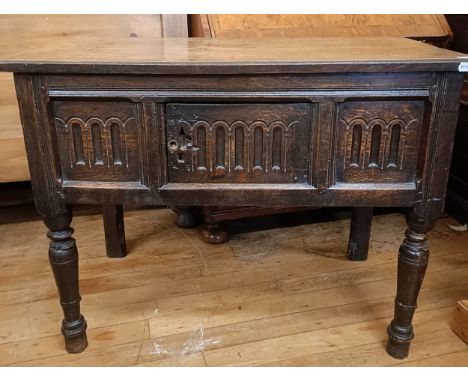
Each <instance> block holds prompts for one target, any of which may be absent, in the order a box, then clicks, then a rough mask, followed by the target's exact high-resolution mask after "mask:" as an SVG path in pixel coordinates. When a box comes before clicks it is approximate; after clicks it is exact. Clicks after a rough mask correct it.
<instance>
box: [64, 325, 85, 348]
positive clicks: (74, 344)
mask: <svg viewBox="0 0 468 382" xmlns="http://www.w3.org/2000/svg"><path fill="white" fill-rule="evenodd" d="M86 327H87V325H86V321H85V319H84V317H83V316H81V317H80V319H79V320H78V321H76V322H67V321H63V322H62V334H63V337H64V339H65V349H66V350H67V352H68V353H81V352H82V351H84V350H85V349H86V347H87V346H88V338H87V336H86Z"/></svg>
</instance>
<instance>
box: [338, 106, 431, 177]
mask: <svg viewBox="0 0 468 382" xmlns="http://www.w3.org/2000/svg"><path fill="white" fill-rule="evenodd" d="M423 118H424V102H423V101H359V102H345V103H343V104H340V105H339V106H338V112H337V129H338V131H337V133H338V147H339V150H338V154H337V158H336V160H337V162H336V181H337V182H370V183H374V182H375V183H386V182H412V181H414V179H415V174H416V169H417V162H418V148H419V137H420V134H421V131H422V127H423Z"/></svg>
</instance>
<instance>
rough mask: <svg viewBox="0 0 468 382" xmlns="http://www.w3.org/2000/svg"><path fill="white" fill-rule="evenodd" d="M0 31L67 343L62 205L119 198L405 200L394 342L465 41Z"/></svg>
mask: <svg viewBox="0 0 468 382" xmlns="http://www.w3.org/2000/svg"><path fill="white" fill-rule="evenodd" d="M11 44H12V46H13V44H14V45H15V49H14V50H13V49H11V50H9V49H5V50H3V51H1V52H0V70H1V71H9V72H14V77H15V84H16V92H17V97H18V101H19V106H20V113H21V120H22V125H23V130H24V137H25V142H26V149H27V154H28V161H29V168H30V172H31V177H32V184H33V189H34V195H35V202H36V207H37V210H38V212H39V213H40V214H41V215H42V216H43V219H44V222H45V224H46V226H47V227H48V228H49V232H48V234H47V236H48V237H49V239H50V250H49V259H50V263H51V266H52V270H53V273H54V276H55V280H56V284H57V287H58V291H59V295H60V304H61V305H62V308H63V312H64V320H63V323H62V333H63V335H64V337H65V345H66V349H67V351H68V352H71V353H78V352H81V351H83V350H84V349H85V348H86V346H87V339H86V321H85V319H84V317H83V316H82V315H81V313H80V295H79V287H78V251H77V247H76V245H75V240H74V239H73V238H72V234H73V229H72V228H70V222H71V220H72V214H71V210H70V206H71V205H73V204H100V205H105V206H106V207H105V208H106V209H105V211H107V212H108V216H107V218H108V219H110V220H112V219H114V221H115V222H118V221H119V220H120V218H121V216H119V211H121V209H120V208H121V206H122V205H125V204H130V205H168V204H171V205H177V206H265V207H281V206H288V207H295V206H311V207H313V206H316V207H319V206H350V207H357V208H360V207H362V208H369V207H377V206H394V207H408V208H409V211H410V212H409V213H408V217H407V222H408V229H407V231H406V235H405V238H404V240H403V243H402V245H401V247H400V251H399V257H398V287H397V292H396V300H395V312H394V319H393V320H392V322H391V323H390V325H389V327H388V336H389V339H388V343H387V351H388V353H389V354H390V355H391V356H393V357H395V358H404V357H406V356H407V355H408V352H409V345H410V341H411V340H412V338H413V328H412V324H411V322H412V318H413V314H414V311H415V308H416V300H417V297H418V293H419V289H420V287H421V283H422V280H423V277H424V272H425V269H426V266H427V262H428V255H429V249H428V239H427V233H428V232H429V231H430V230H431V228H432V227H433V225H434V224H435V222H436V219H437V218H438V216H439V215H440V213H441V212H442V209H443V206H444V198H445V189H446V184H447V177H448V170H449V165H450V157H451V149H452V144H453V137H454V132H455V124H456V120H457V114H458V105H459V96H460V91H461V86H462V83H463V81H462V80H463V77H462V76H463V73H461V72H463V71H466V69H467V66H468V56H464V57H462V56H461V55H460V54H458V53H456V52H450V51H447V50H443V49H439V48H436V47H433V46H429V45H426V44H423V43H421V42H416V41H411V40H406V39H402V38H354V39H353V38H349V39H346V38H337V39H334V38H323V39H300V38H298V39H259V40H255V39H245V40H240V39H239V40H236V39H229V40H227V39H226V40H223V39H219V40H212V39H207V40H204V39H184V38H182V39H161V40H154V41H152V42H151V43H148V41H144V42H142V41H139V40H138V39H136V41H135V42H134V44H132V45H129V44H128V42H127V41H125V42H120V41H119V40H109V41H105V40H97V39H96V40H90V39H86V40H80V39H79V38H76V39H70V38H68V39H67V40H66V41H65V40H63V41H62V40H60V39H59V38H58V39H56V40H55V41H54V42H53V43H52V42H51V43H50V44H49V45H43V46H34V45H28V42H26V41H12V42H11ZM13 51H14V52H15V53H12V52H13ZM112 214H113V215H112ZM112 216H113V217H112ZM119 229H120V228H119V227H118V224H117V225H116V232H115V237H116V238H117V239H118V237H119ZM253 250H254V249H253Z"/></svg>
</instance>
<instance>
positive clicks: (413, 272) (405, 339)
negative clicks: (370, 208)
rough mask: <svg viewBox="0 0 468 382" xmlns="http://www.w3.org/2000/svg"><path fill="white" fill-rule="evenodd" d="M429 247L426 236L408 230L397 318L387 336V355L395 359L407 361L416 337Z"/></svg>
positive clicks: (400, 259) (401, 253) (400, 263)
mask: <svg viewBox="0 0 468 382" xmlns="http://www.w3.org/2000/svg"><path fill="white" fill-rule="evenodd" d="M428 259H429V246H428V240H427V235H426V233H420V232H416V231H414V230H413V228H412V227H411V225H410V227H409V229H408V230H407V231H406V235H405V239H404V240H403V243H402V245H401V246H400V251H399V255H398V285H397V296H396V300H395V314H394V318H393V320H392V322H391V323H390V325H389V327H388V329H387V332H388V342H387V352H388V354H390V355H391V356H392V357H394V358H398V359H402V358H406V357H407V356H408V353H409V347H410V342H411V340H412V339H413V337H414V333H413V325H412V320H413V314H414V311H415V309H416V301H417V298H418V294H419V290H420V289H421V284H422V281H423V278H424V274H425V272H426V268H427V263H428Z"/></svg>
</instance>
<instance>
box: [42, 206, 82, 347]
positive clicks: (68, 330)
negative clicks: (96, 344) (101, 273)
mask: <svg viewBox="0 0 468 382" xmlns="http://www.w3.org/2000/svg"><path fill="white" fill-rule="evenodd" d="M71 220H72V215H71V212H66V213H63V214H61V215H57V216H53V217H46V218H44V222H45V224H46V226H47V227H48V228H49V230H50V231H49V232H48V233H47V236H48V237H49V239H50V248H49V260H50V265H51V267H52V272H53V273H54V277H55V282H56V284H57V288H58V292H59V296H60V305H61V306H62V309H63V315H64V319H63V321H62V334H63V336H64V338H65V348H66V350H67V351H68V352H69V353H80V352H82V351H83V350H84V349H85V348H86V346H87V345H88V341H87V338H86V321H85V319H84V317H83V316H82V315H81V313H80V300H81V297H80V293H79V285H78V250H77V248H76V244H75V239H73V237H72V234H73V228H71V227H70V223H71Z"/></svg>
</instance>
